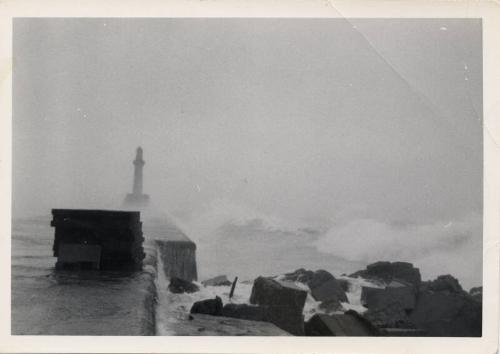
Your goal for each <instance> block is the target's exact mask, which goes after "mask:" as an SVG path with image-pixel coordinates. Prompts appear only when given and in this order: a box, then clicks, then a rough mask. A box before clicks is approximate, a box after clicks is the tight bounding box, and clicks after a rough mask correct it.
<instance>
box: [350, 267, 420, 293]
mask: <svg viewBox="0 0 500 354" xmlns="http://www.w3.org/2000/svg"><path fill="white" fill-rule="evenodd" d="M350 277H354V278H357V277H361V278H364V279H370V280H375V281H378V282H382V283H384V284H389V283H390V282H391V281H393V280H402V281H405V282H407V283H410V284H412V285H414V286H415V288H417V289H418V287H419V286H420V282H421V281H422V277H421V275H420V270H419V269H418V268H415V267H413V264H411V263H407V262H376V263H372V264H369V265H368V266H367V267H366V269H364V270H360V271H357V272H355V273H353V274H351V275H350Z"/></svg>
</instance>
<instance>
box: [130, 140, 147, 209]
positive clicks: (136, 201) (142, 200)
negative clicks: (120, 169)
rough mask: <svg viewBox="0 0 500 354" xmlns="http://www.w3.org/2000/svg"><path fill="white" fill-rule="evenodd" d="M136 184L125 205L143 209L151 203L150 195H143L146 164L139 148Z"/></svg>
mask: <svg viewBox="0 0 500 354" xmlns="http://www.w3.org/2000/svg"><path fill="white" fill-rule="evenodd" d="M133 164H134V184H133V187H132V193H129V194H127V196H126V197H125V201H124V204H125V206H127V207H131V208H136V209H142V208H144V207H146V206H147V205H148V203H149V195H147V194H143V193H142V170H143V168H144V165H145V164H146V162H144V159H143V158H142V148H141V147H140V146H139V147H138V148H137V150H136V153H135V160H134V162H133Z"/></svg>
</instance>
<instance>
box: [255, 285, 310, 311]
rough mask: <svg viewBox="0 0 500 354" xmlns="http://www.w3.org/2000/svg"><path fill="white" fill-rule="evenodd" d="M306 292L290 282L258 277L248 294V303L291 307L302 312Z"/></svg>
mask: <svg viewBox="0 0 500 354" xmlns="http://www.w3.org/2000/svg"><path fill="white" fill-rule="evenodd" d="M306 297H307V292H306V291H304V290H302V289H299V288H298V287H296V286H295V285H293V284H292V283H288V282H284V281H278V280H274V279H269V278H264V277H258V278H257V279H255V281H254V283H253V287H252V294H251V295H250V303H251V304H256V305H268V306H276V307H293V308H297V309H299V310H300V311H301V312H302V309H303V308H304V304H305V302H306Z"/></svg>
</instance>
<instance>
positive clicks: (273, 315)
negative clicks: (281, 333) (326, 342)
mask: <svg viewBox="0 0 500 354" xmlns="http://www.w3.org/2000/svg"><path fill="white" fill-rule="evenodd" d="M265 321H266V322H270V323H272V324H274V325H276V326H277V327H279V328H281V329H283V330H285V331H287V332H288V333H290V334H293V335H296V336H303V335H304V315H303V313H302V310H300V311H299V310H298V309H297V308H295V307H275V306H267V307H266V317H265Z"/></svg>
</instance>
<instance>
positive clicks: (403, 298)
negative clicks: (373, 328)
mask: <svg viewBox="0 0 500 354" xmlns="http://www.w3.org/2000/svg"><path fill="white" fill-rule="evenodd" d="M416 299H417V292H416V290H415V288H414V287H413V286H387V287H386V288H385V289H379V288H370V287H365V286H364V287H362V288H361V304H363V306H365V307H367V308H368V309H381V308H385V307H387V306H389V305H390V304H393V303H398V304H399V305H400V306H401V307H402V308H403V309H404V310H406V311H408V312H409V311H411V310H413V309H414V308H415V303H416Z"/></svg>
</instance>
